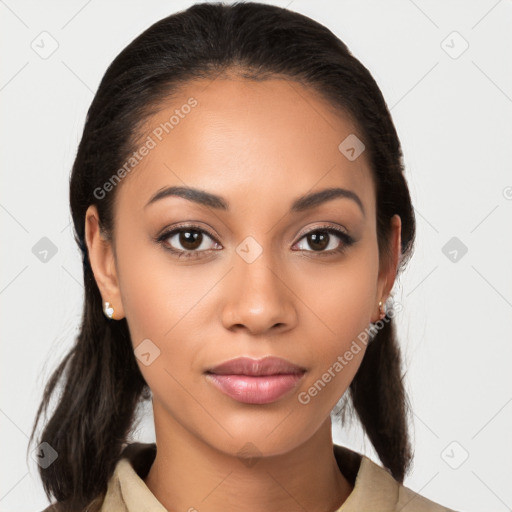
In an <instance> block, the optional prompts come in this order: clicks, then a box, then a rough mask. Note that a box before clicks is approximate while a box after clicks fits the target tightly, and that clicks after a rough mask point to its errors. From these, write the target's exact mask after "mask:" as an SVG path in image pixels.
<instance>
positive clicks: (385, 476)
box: [361, 456, 456, 512]
mask: <svg viewBox="0 0 512 512" xmlns="http://www.w3.org/2000/svg"><path fill="white" fill-rule="evenodd" d="M361 476H362V482H364V483H366V486H365V487H367V488H368V487H372V488H374V489H378V494H379V496H380V497H381V498H382V499H383V500H388V501H389V505H392V507H390V508H389V510H390V511H391V510H396V511H398V510H400V511H401V512H456V511H454V510H453V509H450V508H447V507H445V506H443V505H441V504H439V503H435V502H434V501H432V500H429V499H428V498H426V497H425V496H422V495H421V494H419V493H417V492H415V491H413V490H412V489H410V488H409V487H406V486H405V485H403V484H401V483H400V482H398V481H397V480H395V479H394V478H393V476H392V475H391V473H390V472H389V471H388V470H387V469H386V468H383V467H381V466H379V465H378V464H376V463H375V462H373V461H372V460H370V459H369V458H368V457H365V456H363V457H362V462H361Z"/></svg>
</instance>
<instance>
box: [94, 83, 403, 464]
mask: <svg viewBox="0 0 512 512" xmlns="http://www.w3.org/2000/svg"><path fill="white" fill-rule="evenodd" d="M189 98H194V100H195V101H197V103H196V104H195V105H194V106H191V107H190V108H186V107H184V105H187V104H188V105H192V104H193V101H191V100H189ZM173 115H174V116H175V117H174V118H173V119H172V121H171V124H169V119H170V118H171V117H172V116H173ZM165 122H168V124H167V131H166V130H165V129H162V126H163V125H164V123H165ZM171 125H172V128H169V126H171ZM146 129H147V132H146V133H145V134H144V136H143V137H142V139H141V140H142V141H148V140H149V139H147V137H148V136H149V137H150V138H151V139H152V141H153V142H154V147H152V148H151V149H150V150H149V151H148V152H147V154H146V156H144V157H143V158H142V160H141V161H140V163H139V164H138V165H137V166H136V168H135V169H134V170H133V171H132V172H131V173H130V175H127V176H126V177H125V178H123V181H122V183H121V184H120V185H118V187H119V189H118V190H116V191H115V192H116V194H117V198H116V201H117V202H116V207H115V238H114V241H113V242H112V245H109V244H102V243H99V238H98V234H97V230H95V228H94V226H95V221H94V219H95V216H96V210H95V208H94V207H91V208H90V209H89V211H88V214H87V237H88V240H87V243H88V246H89V253H90V257H91V264H92V265H93V269H94V273H95V277H96V281H97V283H98V286H99V287H100V291H101V294H102V297H103V300H108V301H109V302H111V303H112V305H113V307H114V309H115V318H122V317H126V319H127V323H128V326H129V331H130V335H131V339H132V343H133V346H134V349H136V354H138V358H137V363H138V365H139V367H140V370H141V372H142V374H143V376H144V378H145V380H146V382H147V383H148V385H149V386H150V388H151V390H152V393H153V407H154V414H155V422H156V423H160V424H161V425H167V426H169V427H171V426H172V428H180V429H184V430H185V431H186V432H188V433H190V434H192V435H193V436H194V437H196V438H198V439H201V440H202V441H203V442H205V443H208V444H209V445H211V446H213V447H216V448H217V449H219V450H221V451H223V452H225V453H230V454H236V453H237V452H238V451H239V450H240V449H241V447H243V446H244V445H245V444H246V443H247V442H251V443H252V444H253V445H255V446H256V447H257V449H258V450H259V452H260V453H262V454H265V455H272V454H274V455H275V454H280V453H284V452H287V451H289V450H292V449H293V448H294V447H295V446H298V445H299V444H301V443H302V442H304V441H306V440H307V439H308V438H310V437H311V436H312V435H313V434H314V433H315V432H317V431H318V429H319V428H320V426H322V425H323V424H325V422H326V421H327V420H328V419H329V415H330V411H331V410H332V408H333V407H334V405H335V404H336V403H337V402H338V400H339V399H340V398H341V396H342V395H343V393H344V392H345V391H346V389H347V388H348V386H349V384H350V382H351V380H352V379H353V377H354V375H355V373H356V371H357V369H358V367H359V365H360V363H361V361H362V358H363V356H364V352H365V345H364V344H363V343H359V351H356V350H355V349H354V348H353V347H354V345H353V342H354V340H357V338H358V335H359V334H360V333H362V332H364V331H365V329H366V328H368V325H369V323H370V322H371V321H376V320H377V319H378V302H379V300H385V299H386V298H387V294H388V293H389V291H390V289H391V287H392V284H393V280H394V276H395V270H396V258H395V260H394V262H392V263H394V265H393V264H391V265H389V266H386V267H384V262H382V261H379V253H378V245H377V233H376V210H375V208H376V204H375V189H374V184H373V181H372V177H371V172H370V168H369V165H368V161H367V160H366V155H365V153H364V152H363V153H362V154H361V155H360V156H359V157H358V158H356V159H355V160H354V159H349V158H347V157H346V156H345V154H344V153H342V152H341V151H340V149H339V148H338V146H339V145H340V143H341V142H342V141H343V140H344V139H345V138H346V137H348V136H350V135H351V134H355V135H356V136H358V137H359V138H360V139H362V135H361V134H360V133H359V131H358V130H357V128H356V127H355V126H354V125H353V124H352V123H351V122H350V120H349V119H348V117H345V116H343V115H341V114H340V113H336V112H334V111H333V109H332V108H330V106H329V105H328V104H327V103H326V102H325V101H324V100H322V99H321V98H320V97H319V96H318V95H317V94H316V93H315V92H314V91H313V90H311V89H309V88H305V87H303V86H301V85H299V84H297V83H295V82H289V81H286V80H279V79H273V80H267V81H263V82H258V83H256V82H252V81H247V80H243V79H217V80H215V81H213V82H212V81H197V82H194V83H190V84H188V85H187V86H186V87H185V88H184V89H183V91H182V93H180V95H179V96H177V97H176V98H174V100H173V101H172V105H171V104H169V105H166V106H165V107H164V106H163V107H162V110H161V111H160V112H159V113H158V114H155V115H154V116H153V117H152V118H151V119H150V120H149V123H148V124H147V126H146ZM167 132H168V133H167ZM149 146H153V144H152V143H149ZM167 187H190V188H194V189H198V190H200V191H203V192H207V193H208V194H214V195H215V196H218V198H217V199H211V198H210V199H209V202H208V204H202V203H199V202H196V201H193V200H191V199H187V198H185V197H181V196H177V195H164V196H163V197H160V198H159V199H158V198H157V199H156V200H154V201H151V199H152V198H153V197H154V196H155V194H157V193H158V192H160V191H162V190H164V189H166V188H167ZM330 188H338V189H344V190H346V191H349V192H348V193H347V192H345V193H342V194H341V195H334V194H333V195H331V196H330V198H328V199H326V198H325V197H324V200H323V201H318V202H317V201H309V202H308V201H302V202H301V203H300V204H299V206H298V207H296V208H293V207H292V205H294V204H296V202H297V201H298V200H299V198H301V197H303V196H305V195H310V194H314V193H317V192H319V191H322V190H324V189H330ZM111 193H112V192H111ZM189 197H190V196H189ZM396 221H397V219H396V218H395V219H394V224H393V226H394V228H393V233H394V235H393V236H394V242H393V244H392V245H393V247H394V248H395V249H396V248H398V246H399V231H400V225H399V218H398V224H397V223H396ZM178 228H179V229H181V231H178ZM395 256H397V254H396V252H395ZM114 321H115V320H114ZM351 347H352V348H351ZM347 351H348V352H351V354H352V356H351V357H350V358H348V357H345V356H346V354H347ZM142 354H144V355H143V356H142V357H141V355H142ZM239 356H246V357H250V358H254V359H260V358H263V357H266V356H276V357H280V358H284V359H286V360H287V361H289V362H290V363H293V364H294V365H297V366H298V367H300V368H302V369H303V370H305V372H302V373H299V374H298V376H297V377H291V376H290V375H288V377H283V376H281V377H277V378H276V379H275V381H273V382H270V381H271V380H272V378H267V379H266V383H263V384H262V385H260V387H259V388H258V389H260V393H259V394H258V392H256V393H255V395H251V396H252V397H253V398H254V396H256V398H255V400H256V401H257V400H260V402H259V403H255V402H254V401H252V402H251V399H250V397H249V398H248V396H249V395H243V393H242V394H240V395H239V398H236V397H233V396H232V394H231V395H230V394H226V393H225V392H223V391H221V390H220V388H219V387H218V386H217V385H216V384H215V382H220V381H221V380H224V385H226V384H225V383H226V382H227V381H226V378H225V377H222V378H221V379H219V380H215V378H213V379H212V378H211V375H208V374H207V373H206V372H207V370H209V369H211V368H212V367H215V366H216V365H219V364H221V363H223V362H225V361H228V360H231V359H234V358H237V357H239ZM340 357H341V358H342V359H343V361H344V362H343V363H342V362H341V361H340ZM336 363H338V364H336ZM340 367H341V368H340ZM326 374H328V375H327V377H326ZM329 376H330V378H329ZM253 378H258V377H253ZM286 378H288V380H286ZM233 379H234V378H233ZM233 379H232V380H231V381H230V383H231V384H233V385H234V386H235V394H236V389H240V386H242V387H243V386H244V385H247V381H248V380H249V379H246V381H244V382H245V383H246V384H244V382H238V381H236V382H235V380H236V379H235V380H233ZM228 380H229V378H228ZM319 380H320V381H321V383H319ZM214 381H215V382H214ZM261 382H263V381H261ZM315 383H316V385H315ZM322 383H323V384H322ZM228 384H229V382H228ZM237 386H238V387H237ZM266 387H267V388H266ZM269 389H273V390H274V394H272V393H271V392H269V391H268V390H269ZM276 389H277V391H276ZM279 390H281V392H280V393H279V392H278V391H279ZM315 390H316V391H315ZM242 395H243V396H245V398H242V399H240V397H242ZM258 397H259V398H258Z"/></svg>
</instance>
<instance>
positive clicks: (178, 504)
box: [144, 415, 352, 512]
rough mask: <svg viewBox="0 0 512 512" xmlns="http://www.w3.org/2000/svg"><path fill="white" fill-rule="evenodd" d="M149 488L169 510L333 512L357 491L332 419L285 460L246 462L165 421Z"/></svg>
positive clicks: (158, 434)
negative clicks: (340, 458)
mask: <svg viewBox="0 0 512 512" xmlns="http://www.w3.org/2000/svg"><path fill="white" fill-rule="evenodd" d="M164 423H165V424H161V423H159V422H158V421H156V415H155V432H156V439H157V453H156V457H155V460H154V462H153V464H152V466H151V469H150V471H149V473H148V475H147V477H146V478H145V480H144V481H145V483H146V485H147V487H148V488H149V489H150V491H151V492H152V493H153V494H154V495H155V497H156V498H157V499H158V501H160V503H162V505H163V506H164V507H165V508H166V509H168V510H170V511H171V510H172V511H175V510H186V511H190V512H194V511H196V512H197V510H204V511H206V510H207V511H208V512H221V511H222V512H228V511H230V510H244V511H247V512H274V511H275V512H278V511H282V510H287V511H289V512H303V511H304V510H308V511H310V512H333V511H335V510H337V509H338V508H339V507H340V506H341V505H342V504H343V503H344V502H345V500H346V498H347V497H348V495H349V494H350V492H351V491H352V485H351V484H350V483H349V482H348V481H347V479H346V478H345V477H344V476H343V474H342V473H341V471H340V468H339V467H338V464H337V462H336V459H335V457H334V452H333V444H332V436H331V421H330V418H328V420H327V421H326V422H324V424H323V425H322V426H321V427H320V429H319V430H318V431H317V432H316V433H315V434H314V435H313V436H312V437H311V438H310V439H308V441H306V442H305V443H303V444H301V445H300V446H297V447H296V448H294V449H293V450H292V451H290V452H287V453H283V454H280V455H274V456H268V457H261V458H258V459H252V460H251V459H247V460H242V459H241V458H240V457H238V456H237V455H236V454H235V455H231V454H227V453H225V452H221V451H219V450H218V449H216V448H215V447H213V446H211V445H209V444H207V443H205V442H203V441H202V440H201V439H199V438H197V437H196V436H194V435H193V433H191V432H189V431H188V430H186V429H184V428H183V427H182V426H181V425H180V424H179V423H177V422H174V421H173V420H172V419H170V418H169V416H166V419H165V422H164Z"/></svg>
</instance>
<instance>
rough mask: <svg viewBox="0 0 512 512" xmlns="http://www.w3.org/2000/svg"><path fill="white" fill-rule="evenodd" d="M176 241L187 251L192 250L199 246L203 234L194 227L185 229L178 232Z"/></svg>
mask: <svg viewBox="0 0 512 512" xmlns="http://www.w3.org/2000/svg"><path fill="white" fill-rule="evenodd" d="M178 241H179V243H180V244H181V246H182V247H183V248H184V249H185V250H187V251H194V250H196V249H198V248H199V247H200V246H201V242H202V241H203V234H202V233H201V232H199V231H197V230H195V229H187V230H183V231H180V232H179V233H178Z"/></svg>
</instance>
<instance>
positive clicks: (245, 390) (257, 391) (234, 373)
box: [206, 357, 306, 404]
mask: <svg viewBox="0 0 512 512" xmlns="http://www.w3.org/2000/svg"><path fill="white" fill-rule="evenodd" d="M305 372H306V370H305V368H301V367H300V366H297V365H294V364H292V363H290V362H289V361H287V360H286V359H282V358H279V357H265V358H263V359H251V358H248V357H239V358H236V359H232V360H231V361H227V362H225V363H222V364H220V365H218V366H216V367H214V368H211V369H209V370H208V371H207V372H206V379H207V380H208V381H209V382H210V383H212V384H213V385H214V386H216V387H217V389H219V390H220V391H221V392H223V393H224V394H226V395H227V396H229V397H231V398H233V399H234V400H237V401H238V402H243V403H248V404H268V403H271V402H275V401H276V400H278V399H279V398H281V397H282V396H284V395H285V394H287V393H288V392H289V391H291V390H292V389H293V388H295V387H296V386H297V384H298V382H299V381H300V380H301V379H302V377H303V376H304V373H305Z"/></svg>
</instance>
